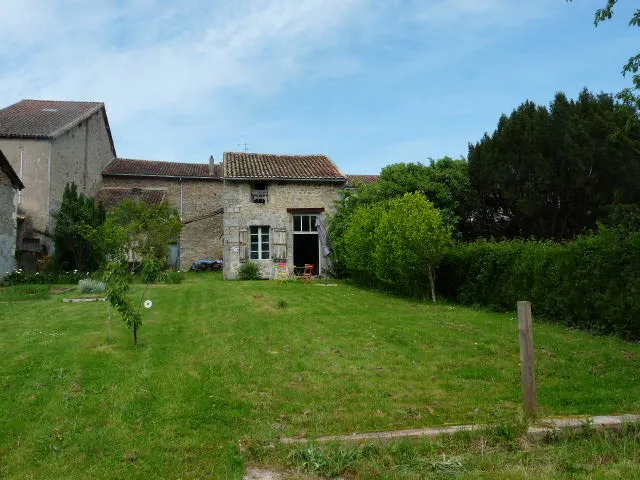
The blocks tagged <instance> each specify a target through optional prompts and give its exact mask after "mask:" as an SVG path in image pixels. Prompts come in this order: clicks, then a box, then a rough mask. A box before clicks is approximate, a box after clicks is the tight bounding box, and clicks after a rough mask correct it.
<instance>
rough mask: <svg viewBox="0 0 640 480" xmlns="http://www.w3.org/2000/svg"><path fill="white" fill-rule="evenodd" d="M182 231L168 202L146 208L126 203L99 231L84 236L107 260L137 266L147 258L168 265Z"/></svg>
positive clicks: (87, 231)
mask: <svg viewBox="0 0 640 480" xmlns="http://www.w3.org/2000/svg"><path fill="white" fill-rule="evenodd" d="M182 227H183V224H182V221H181V220H180V216H179V215H178V212H176V210H175V209H173V208H172V207H170V206H169V204H168V203H167V202H164V203H162V204H160V205H151V206H147V205H146V204H145V203H144V202H140V201H135V200H124V201H122V202H120V203H119V204H118V205H117V206H116V208H115V209H114V210H113V211H112V212H110V213H109V215H108V216H107V220H106V221H105V222H104V224H103V225H102V226H100V228H96V229H85V234H86V236H87V237H88V238H89V239H90V240H91V242H92V243H93V245H94V246H95V248H97V249H98V250H100V251H101V252H102V254H103V255H104V256H105V258H107V259H109V260H110V261H114V260H116V261H120V260H128V261H129V263H131V264H132V265H136V264H138V263H140V262H141V261H142V260H143V259H145V258H147V259H148V258H155V259H158V260H162V261H165V260H166V258H167V256H168V254H169V243H171V242H172V241H174V240H175V239H176V238H177V237H178V236H179V235H180V232H181V231H182Z"/></svg>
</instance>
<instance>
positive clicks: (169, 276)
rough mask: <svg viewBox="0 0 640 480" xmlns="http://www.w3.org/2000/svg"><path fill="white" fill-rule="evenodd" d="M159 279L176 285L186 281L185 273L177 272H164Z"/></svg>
mask: <svg viewBox="0 0 640 480" xmlns="http://www.w3.org/2000/svg"><path fill="white" fill-rule="evenodd" d="M159 279H160V281H161V282H164V283H167V284H173V285H176V284H179V283H182V281H183V280H184V273H182V272H178V271H177V270H164V271H163V272H160V277H159Z"/></svg>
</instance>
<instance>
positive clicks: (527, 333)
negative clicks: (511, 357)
mask: <svg viewBox="0 0 640 480" xmlns="http://www.w3.org/2000/svg"><path fill="white" fill-rule="evenodd" d="M518 329H519V331H520V362H521V364H522V393H523V395H524V413H525V416H527V417H529V418H530V417H535V415H536V373H535V362H534V358H533V326H532V317H531V302H526V301H525V302H518Z"/></svg>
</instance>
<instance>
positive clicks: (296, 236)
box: [223, 152, 347, 279]
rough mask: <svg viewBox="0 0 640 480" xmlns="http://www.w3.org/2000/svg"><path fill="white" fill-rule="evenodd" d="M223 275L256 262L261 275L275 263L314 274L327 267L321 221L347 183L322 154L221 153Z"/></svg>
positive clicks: (272, 270)
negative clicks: (310, 269) (308, 268)
mask: <svg viewBox="0 0 640 480" xmlns="http://www.w3.org/2000/svg"><path fill="white" fill-rule="evenodd" d="M223 165H224V172H223V178H224V197H223V204H224V205H223V206H224V277H225V278H226V279H233V278H237V271H238V268H239V267H240V265H241V264H242V263H243V262H246V261H252V262H256V263H257V264H259V265H260V267H261V269H262V277H263V278H274V275H275V271H276V265H278V264H286V265H287V268H288V269H289V270H290V271H291V270H292V269H300V268H304V265H305V264H311V265H313V266H314V267H313V269H314V273H315V274H320V275H322V274H325V273H326V271H327V268H328V266H329V259H328V256H327V255H328V250H326V245H325V244H324V240H325V238H324V235H323V233H324V232H326V230H325V228H326V227H325V226H326V222H327V219H328V217H329V216H330V215H331V214H332V213H333V208H334V202H335V201H336V200H337V199H338V198H339V195H340V190H342V189H343V188H344V187H345V185H346V182H347V179H346V177H345V175H344V174H343V173H342V172H341V171H340V169H339V168H338V167H337V166H336V165H335V164H334V163H333V161H332V160H331V159H330V158H329V157H327V156H326V155H269V154H260V153H233V152H231V153H225V154H224V161H223Z"/></svg>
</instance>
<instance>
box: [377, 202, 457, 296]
mask: <svg viewBox="0 0 640 480" xmlns="http://www.w3.org/2000/svg"><path fill="white" fill-rule="evenodd" d="M374 238H375V242H376V247H375V252H374V256H373V258H374V261H375V270H376V275H377V277H378V278H379V279H380V280H382V281H385V282H387V283H390V284H392V285H393V286H394V287H395V288H396V289H397V290H399V291H404V292H409V293H413V294H418V295H419V294H420V293H421V292H423V291H424V290H423V287H422V286H423V284H424V281H425V279H428V282H429V286H430V290H431V299H432V300H433V301H434V302H435V301H436V293H435V271H436V268H437V267H438V264H439V263H440V260H441V258H442V255H443V253H444V249H445V247H446V246H447V244H448V243H449V242H450V240H451V228H450V227H448V226H446V225H445V224H444V222H443V218H442V214H441V213H440V211H439V210H438V209H436V208H435V207H434V205H433V203H432V202H430V201H429V200H427V199H426V197H425V196H424V195H422V194H421V193H418V192H416V193H406V194H405V195H403V196H402V197H399V198H395V199H393V200H391V201H390V202H389V207H388V209H387V210H386V211H385V212H384V213H383V214H382V216H381V218H380V221H379V223H378V225H377V227H376V230H375V237H374Z"/></svg>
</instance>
